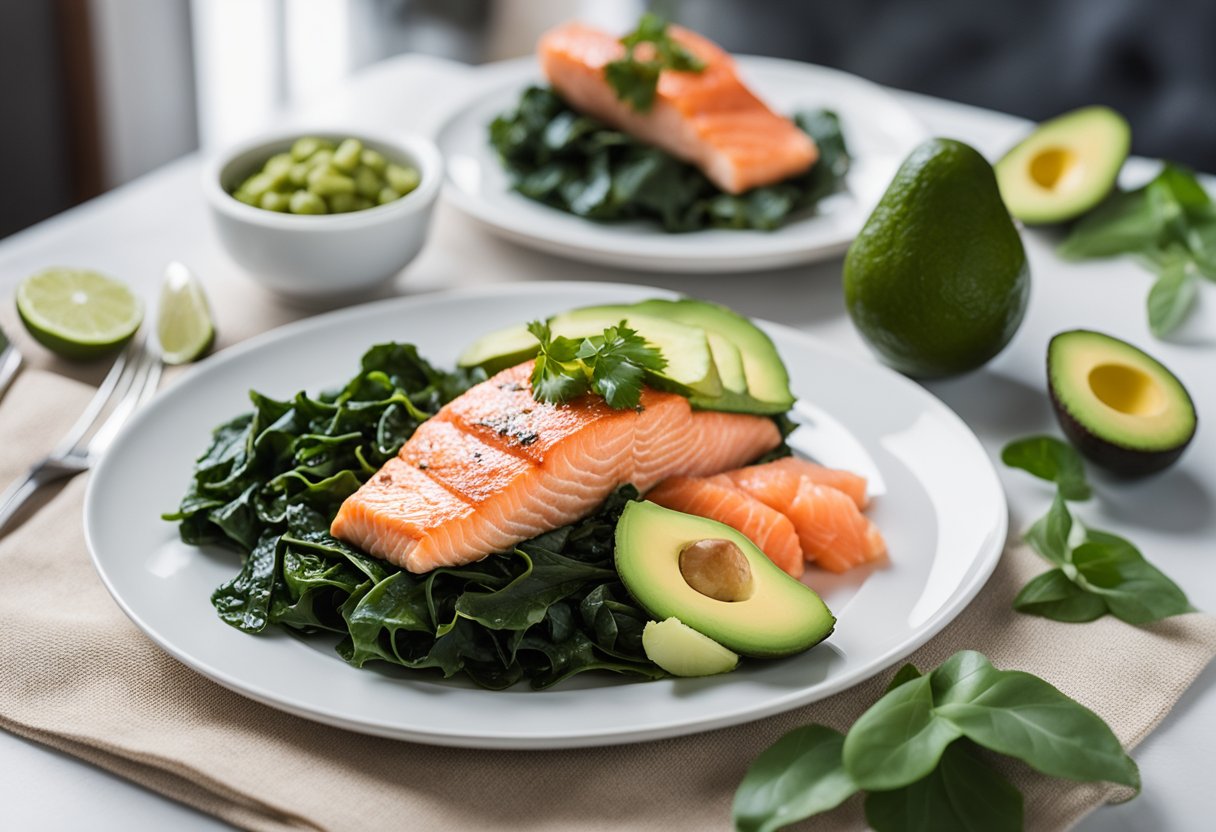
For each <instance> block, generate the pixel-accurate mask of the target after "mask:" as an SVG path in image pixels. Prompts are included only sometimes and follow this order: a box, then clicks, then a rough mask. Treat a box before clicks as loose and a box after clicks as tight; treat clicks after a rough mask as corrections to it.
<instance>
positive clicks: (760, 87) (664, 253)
mask: <svg viewBox="0 0 1216 832" xmlns="http://www.w3.org/2000/svg"><path fill="white" fill-rule="evenodd" d="M738 64H739V71H740V73H741V74H742V76H743V78H744V80H745V81H747V83H748V84H749V86H751V88H752V89H753V90H755V91H756V92H757V94H759V95H760V96H761V97H762V98H763V99H764V100H765V101H766V102H767V103H768V104H769V105H770V106H771V107H773V108H774V109H775V110H776V111H777V112H781V113H794V112H796V111H798V110H803V109H814V108H818V107H826V108H828V109H830V110H834V111H835V112H836V113H837V114H838V115H839V116H840V122H841V128H842V130H843V131H844V137H845V142H846V143H847V144H848V147H849V152H850V155H851V156H852V159H853V162H852V166H851V167H850V169H849V174H848V177H847V189H846V190H845V191H844V192H842V193H839V194H836V195H834V196H831V197H829V198H828V199H826V200H824V201H823V202H821V203H820V204H819V207H818V209H817V210H816V211H814V212H804V213H803V214H800V215H795V216H794V217H792V218H791V219H790V220H789V221H788V222H786V224H785V225H783V226H782V227H781V228H778V229H777V230H775V231H739V230H728V229H712V230H707V231H695V232H690V233H683V234H671V233H668V232H666V231H664V230H663V229H662V227H661V226H659V225H657V224H655V223H652V222H643V221H634V222H622V223H604V222H596V221H593V220H588V219H584V218H582V217H577V216H574V215H573V214H569V213H566V212H564V211H560V210H558V209H556V208H552V207H550V206H547V205H544V204H542V203H539V202H536V201H534V200H531V199H528V198H526V197H524V196H521V195H520V194H518V193H516V192H515V191H513V190H512V189H511V185H510V182H509V181H508V178H507V174H506V173H505V172H504V171H503V168H502V164H501V163H500V162H499V160H498V157H497V155H496V154H495V152H494V149H493V148H492V147H491V146H490V143H489V125H490V122H491V121H493V120H494V117H495V116H497V115H498V114H499V113H502V112H503V111H505V110H509V109H512V108H513V107H514V106H515V104H516V102H517V101H518V100H519V95H520V93H521V92H522V91H523V90H524V88H525V87H527V86H528V85H529V84H534V83H542V78H541V75H540V70H539V68H538V67H537V66H536V62H535V60H534V59H532V58H526V59H521V60H517V61H510V62H506V63H502V64H495V65H493V66H490V67H486V68H484V69H482V70H479V73H480V77H481V79H482V80H481V82H480V84H479V85H477V86H476V91H475V92H474V93H473V94H471V95H470V97H469V99H468V100H467V101H465V102H463V103H462V104H460V105H459V106H457V107H455V108H454V110H453V115H451V116H450V117H449V118H448V120H447V122H446V123H445V124H444V125H443V127H442V128H440V130H439V133H438V136H437V139H436V141H437V143H438V145H439V149H440V151H441V152H442V153H443V156H444V159H445V163H446V169H447V183H446V187H445V188H444V194H445V198H447V199H450V200H451V201H452V202H453V203H454V204H455V205H456V206H457V207H459V208H460V209H461V210H462V211H464V212H465V213H467V214H469V215H470V216H472V217H473V218H475V219H477V220H479V221H481V222H482V223H483V224H484V225H485V226H486V227H488V228H489V229H490V230H491V231H493V232H495V233H497V234H499V235H501V236H503V237H506V238H507V239H510V240H514V241H516V242H518V243H520V244H522V245H526V246H531V247H533V248H537V249H540V250H542V251H546V252H549V253H551V254H559V255H562V256H565V257H570V258H574V259H576V260H585V261H588V262H593V263H603V264H606V265H610V266H619V267H623V268H628V269H645V270H647V271H661V272H730V271H755V270H757V269H769V268H777V267H780V266H789V265H793V264H795V263H804V262H810V261H814V260H822V259H824V258H827V257H832V256H834V255H837V254H840V253H841V252H843V251H844V250H845V249H846V248H847V247H848V245H849V243H850V242H852V240H853V238H854V237H856V236H857V232H858V231H860V230H861V226H862V224H863V223H864V222H865V220H866V217H868V216H869V215H870V212H871V211H872V210H873V208H874V206H875V205H876V204H877V203H878V199H879V197H881V196H882V194H883V192H884V191H885V190H886V188H887V185H888V184H889V183H890V181H891V177H892V176H894V175H895V171H896V170H897V169H898V167H899V165H900V163H901V162H903V160H904V158H905V157H906V156H907V155H908V153H909V152H911V150H912V149H913V148H914V147H916V145H917V144H919V143H920V142H921V141H922V140H923V139H924V138H925V137H926V135H927V134H926V132H925V129H924V127H922V126H921V124H920V122H919V121H917V119H916V118H915V117H914V116H913V115H912V114H911V113H909V112H908V110H907V109H906V108H905V107H904V106H903V105H902V104H900V103H899V102H898V101H896V100H895V99H894V98H893V97H892V96H891V95H890V94H889V93H887V92H886V91H885V90H883V89H882V88H881V87H878V86H876V85H875V84H872V83H870V82H869V81H865V80H863V79H861V78H858V77H857V76H855V75H849V74H848V73H844V72H840V71H838V70H834V69H827V68H825V67H820V66H814V65H811V64H804V63H798V62H796V61H786V60H780V59H777V58H759V57H748V56H742V57H739V58H738Z"/></svg>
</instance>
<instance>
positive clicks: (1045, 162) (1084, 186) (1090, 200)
mask: <svg viewBox="0 0 1216 832" xmlns="http://www.w3.org/2000/svg"><path fill="white" fill-rule="evenodd" d="M1130 148H1131V128H1130V127H1128V124H1127V121H1126V120H1125V119H1124V118H1123V116H1121V115H1119V114H1118V113H1116V112H1115V111H1114V110H1112V109H1110V108H1108V107H1085V108H1083V109H1080V110H1074V111H1073V112H1071V113H1065V114H1064V115H1062V116H1058V117H1056V118H1053V119H1051V120H1050V121H1045V122H1043V123H1042V124H1040V125H1039V126H1038V127H1037V128H1036V129H1035V131H1034V132H1033V133H1031V134H1030V135H1029V136H1027V137H1026V138H1025V139H1023V140H1022V141H1021V142H1019V143H1018V144H1017V145H1016V146H1015V147H1014V148H1013V149H1012V150H1010V151H1009V152H1008V153H1006V154H1005V156H1004V157H1002V158H1001V160H1000V161H999V162H997V163H996V166H995V167H996V178H997V183H998V184H999V185H1000V188H1001V197H1002V198H1003V199H1004V200H1005V205H1006V206H1007V207H1008V208H1009V213H1011V214H1013V216H1015V217H1017V218H1018V219H1020V220H1021V221H1022V222H1024V223H1027V224H1029V225H1039V224H1046V223H1054V222H1063V221H1065V220H1070V219H1073V218H1075V217H1079V216H1080V215H1081V214H1084V213H1085V212H1086V211H1088V210H1090V209H1091V208H1093V207H1094V206H1095V205H1097V204H1098V203H1099V202H1101V201H1102V199H1103V198H1104V197H1105V196H1106V195H1107V194H1108V193H1110V191H1111V189H1112V188H1113V187H1114V186H1115V181H1116V180H1117V179H1118V177H1119V170H1120V169H1121V168H1122V167H1123V162H1124V161H1125V160H1126V159H1127V154H1128V150H1129V149H1130Z"/></svg>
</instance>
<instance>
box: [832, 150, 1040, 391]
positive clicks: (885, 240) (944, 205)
mask: <svg viewBox="0 0 1216 832" xmlns="http://www.w3.org/2000/svg"><path fill="white" fill-rule="evenodd" d="M1029 294H1030V270H1029V268H1028V266H1027V263H1026V250H1025V249H1024V248H1023V246H1022V238H1021V237H1020V236H1019V234H1018V231H1017V229H1016V228H1015V227H1014V225H1013V220H1012V219H1011V218H1010V216H1009V212H1008V211H1007V210H1006V208H1005V203H1004V202H1003V201H1002V200H1001V194H1000V190H999V189H998V187H997V182H996V176H995V175H994V174H993V171H992V166H991V165H989V164H988V162H987V161H986V160H985V159H984V157H983V156H981V155H980V154H979V153H978V152H977V151H976V150H975V149H974V148H972V147H969V146H968V145H966V144H963V143H962V142H958V141H954V140H952V139H940V138H935V139H929V140H928V141H926V142H924V143H923V144H921V145H920V146H919V147H917V148H916V149H915V150H914V151H912V153H911V155H909V156H908V158H907V159H906V160H905V161H904V163H903V165H902V166H901V167H900V169H899V171H898V173H896V174H895V178H894V179H893V180H892V181H891V184H890V185H889V186H888V187H887V191H886V193H885V194H883V196H882V199H881V200H880V201H879V203H878V206H877V207H876V208H875V209H874V213H872V214H871V215H870V218H869V219H868V220H867V221H866V224H865V226H864V227H863V228H862V229H861V233H860V234H858V236H857V239H855V240H854V241H853V244H852V245H851V246H850V247H849V251H848V254H847V255H845V261H844V296H845V303H846V305H847V307H848V310H849V315H850V316H851V317H852V319H853V323H854V324H855V325H856V326H857V329H858V330H859V331H860V332H861V334H862V336H863V337H864V338H865V339H866V340H867V341H868V342H869V344H870V346H871V347H872V348H873V349H874V351H875V352H877V353H878V355H879V356H880V357H881V358H882V359H883V360H884V361H885V362H886V363H888V364H890V365H891V366H892V367H894V368H895V369H897V370H899V371H900V372H902V373H905V374H906V375H909V376H913V377H917V378H933V377H941V376H949V375H955V374H957V373H964V372H967V371H968V370H974V369H975V368H977V367H979V366H981V365H983V364H984V363H986V362H987V361H988V360H989V359H991V358H992V357H993V356H995V355H996V354H997V353H999V352H1000V351H1001V350H1002V349H1003V348H1004V347H1005V345H1006V344H1008V343H1009V340H1010V339H1011V338H1013V334H1014V333H1015V332H1016V331H1017V328H1018V326H1019V325H1020V324H1021V323H1022V318H1023V316H1024V315H1025V312H1026V301H1027V298H1028V296H1029Z"/></svg>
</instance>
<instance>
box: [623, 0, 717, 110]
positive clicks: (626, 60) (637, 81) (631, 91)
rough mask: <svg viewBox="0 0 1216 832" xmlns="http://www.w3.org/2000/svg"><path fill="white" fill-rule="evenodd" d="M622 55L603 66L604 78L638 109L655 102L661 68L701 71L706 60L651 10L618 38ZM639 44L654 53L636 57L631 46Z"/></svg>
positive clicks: (626, 100) (677, 70) (630, 104)
mask: <svg viewBox="0 0 1216 832" xmlns="http://www.w3.org/2000/svg"><path fill="white" fill-rule="evenodd" d="M621 43H622V44H623V45H624V47H625V57H623V58H619V59H617V60H615V61H611V62H609V63H608V64H607V65H605V66H604V79H605V80H606V81H607V82H608V83H609V85H611V87H612V88H613V89H614V90H616V97H617V98H619V99H620V100H621V101H624V102H625V103H626V104H628V105H629V106H631V107H632V108H633V109H634V110H636V111H638V112H639V113H645V112H648V111H649V110H650V108H651V107H653V106H654V96H655V91H656V90H657V89H658V86H659V75H660V73H662V71H663V70H664V69H670V70H674V71H676V72H700V71H702V70H703V69H705V62H704V61H702V60H701V59H700V58H698V57H697V56H696V55H694V54H693V53H692V51H691V50H689V49H688V48H687V47H686V46H684V45H683V44H681V43H679V42H678V41H676V40H674V39H673V38H672V37H671V35H669V34H668V33H667V21H666V20H664V19H663V18H661V17H659V16H658V15H657V14H654V13H653V12H647V13H646V14H643V15H642V17H641V18H640V19H639V20H638V25H637V28H636V29H634V30H633V31H632V32H630V33H629V34H627V35H625V36H624V37H623V38H621ZM642 44H649V45H650V46H651V47H653V50H654V56H653V57H650V58H639V57H637V56H636V55H635V53H634V50H635V49H636V48H637V47H638V46H641V45H642Z"/></svg>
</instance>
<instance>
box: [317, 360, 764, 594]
mask: <svg viewBox="0 0 1216 832" xmlns="http://www.w3.org/2000/svg"><path fill="white" fill-rule="evenodd" d="M531 372H532V362H527V363H524V364H521V365H519V366H517V367H512V368H510V369H507V370H503V371H502V372H501V373H499V374H497V375H495V376H494V377H493V378H490V379H489V380H487V381H484V382H482V383H481V384H478V385H476V386H475V387H472V388H470V389H469V390H468V391H467V392H465V393H464V394H463V395H461V396H459V397H457V398H456V399H453V400H452V401H451V402H449V403H448V404H447V405H446V406H445V407H444V408H443V409H441V410H440V411H439V413H437V414H436V415H435V416H433V417H431V418H430V419H428V420H427V421H426V422H424V423H423V424H422V425H421V426H419V428H418V430H417V431H415V433H414V435H413V436H412V437H411V438H410V439H409V441H407V442H406V443H405V445H404V446H403V447H402V448H401V452H400V453H399V454H398V456H397V457H395V458H394V459H391V460H389V461H388V462H387V463H385V465H384V466H383V467H382V468H381V469H380V470H379V471H378V472H377V473H376V474H374V475H373V476H372V477H371V479H369V480H368V481H367V482H366V483H364V484H363V486H362V487H361V488H360V489H359V490H358V491H356V492H355V493H354V494H352V495H351V496H349V497H347V498H346V501H345V502H344V503H343V504H342V507H341V509H339V511H338V515H337V517H335V518H334V521H333V524H332V525H331V527H330V532H331V533H332V534H333V535H334V537H337V538H339V539H340V540H345V541H347V542H348V543H352V544H354V545H356V546H358V547H360V548H361V549H363V550H364V551H367V552H370V553H371V554H373V555H375V556H376V557H379V558H383V559H384V560H387V561H389V562H391V563H394V564H396V565H397V566H400V567H402V568H404V569H407V570H409V571H410V572H415V573H422V572H429V571H430V570H432V569H435V568H437V567H440V566H458V565H461V564H465V563H471V562H473V561H476V560H480V559H482V558H484V557H486V556H487V555H489V554H492V553H494V552H502V551H504V550H509V549H510V548H511V547H512V546H514V545H515V544H517V543H519V542H521V541H524V540H527V539H528V538H530V537H534V536H536V535H538V534H541V533H542V532H546V531H550V530H552V529H555V528H558V527H559V526H564V525H566V524H567V523H571V522H573V521H575V520H577V519H579V518H580V517H584V516H586V515H587V514H588V513H589V512H591V511H592V510H594V509H595V508H596V507H597V506H599V505H600V503H602V502H603V501H604V499H605V498H606V497H607V496H608V495H609V494H610V493H611V492H612V491H613V489H615V488H616V487H617V486H618V485H621V484H623V483H633V484H634V485H636V486H637V487H638V489H639V490H641V491H646V490H648V489H650V488H651V486H653V485H655V484H656V483H658V482H659V481H660V480H663V479H666V478H667V477H670V476H674V475H687V476H705V475H709V474H716V473H718V472H720V471H725V470H727V469H730V468H735V467H737V466H739V465H741V464H743V463H745V462H748V461H750V460H753V459H755V458H756V457H758V456H760V455H761V454H763V453H765V452H766V451H769V450H771V449H772V448H774V447H776V446H777V445H778V444H779V443H780V441H781V436H780V433H779V431H778V430H777V426H776V424H775V423H774V422H773V421H772V420H771V419H767V418H764V417H759V416H747V415H742V414H737V413H715V412H700V411H697V412H694V411H693V410H692V409H691V408H690V407H689V404H688V400H687V399H685V398H684V397H682V396H678V395H675V394H674V393H662V392H658V391H656V390H650V389H646V390H644V391H643V393H642V399H641V409H640V410H614V409H612V408H611V407H609V406H608V405H607V404H605V403H604V401H603V400H602V399H600V398H599V397H593V396H587V397H584V398H582V399H579V400H578V401H575V402H570V403H568V404H563V405H550V404H542V403H540V402H537V401H536V400H535V399H534V398H533V397H532V389H531V384H530V381H529V377H530V375H531Z"/></svg>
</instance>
